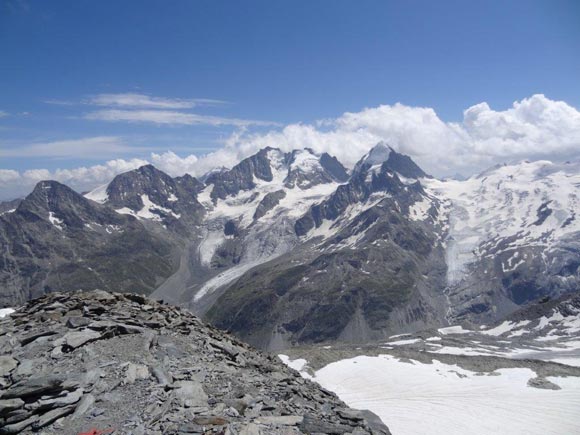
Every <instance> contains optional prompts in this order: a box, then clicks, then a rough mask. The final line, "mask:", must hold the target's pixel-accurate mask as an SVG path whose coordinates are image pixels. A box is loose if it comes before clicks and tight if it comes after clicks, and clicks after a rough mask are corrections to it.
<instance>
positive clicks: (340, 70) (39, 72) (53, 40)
mask: <svg viewBox="0 0 580 435" xmlns="http://www.w3.org/2000/svg"><path fill="white" fill-rule="evenodd" d="M579 23H580V2H577V1H574V0H570V1H562V0H556V1H554V0H550V1H548V0H546V1H535V0H525V1H523V0H522V1H518V0H513V1H479V2H477V1H469V2H465V1H414V0H411V1H399V2H392V1H342V0H328V1H312V0H310V1H292V2H290V1H245V2H238V1H219V0H212V1H188V0H175V1H170V2H168V1H161V0H139V1H129V0H125V1H118V0H115V1H113V0H99V1H93V0H60V1H45V0H0V54H1V55H0V114H1V115H2V116H0V169H5V170H15V171H18V172H19V173H22V172H23V171H26V170H29V169H47V170H49V171H51V172H53V171H55V170H56V169H58V168H61V169H62V168H64V169H73V168H77V167H79V166H83V165H84V166H90V165H94V164H98V163H103V162H105V161H107V160H110V159H131V158H140V159H149V158H150V154H151V152H152V151H153V152H156V153H162V152H165V151H168V150H171V151H173V152H175V153H176V154H177V155H178V156H181V157H184V156H187V155H189V154H196V155H201V154H205V153H207V152H209V151H211V150H217V149H220V148H221V147H223V146H224V143H225V142H228V141H229V143H230V144H231V143H232V134H238V135H239V134H240V131H242V132H243V134H244V135H254V134H264V133H266V132H270V131H272V130H276V129H281V128H283V126H286V125H289V124H296V123H303V124H312V125H315V123H316V122H317V121H320V120H324V119H338V118H340V117H341V115H342V114H343V113H344V112H360V111H361V110H363V109H364V108H372V107H378V106H380V105H394V104H395V103H402V104H403V105H405V106H409V107H429V108H432V109H433V110H434V111H435V112H436V114H437V115H438V117H439V119H440V120H442V121H443V122H461V121H462V120H463V111H464V110H466V109H467V108H469V107H471V106H474V105H476V104H478V103H481V102H486V103H487V104H488V105H489V107H490V108H491V109H492V110H495V111H503V110H506V109H509V108H510V107H512V103H513V102H514V101H521V100H522V99H525V98H528V97H531V96H532V95H534V94H544V95H545V96H546V98H548V99H549V100H550V101H560V100H561V101H565V102H566V103H567V104H568V105H569V106H571V107H574V108H578V107H580V81H579V79H578V78H579V77H580V56H579V55H578V53H580V25H579ZM128 94H130V95H128ZM144 98H148V99H147V100H144ZM208 100H210V101H208ZM163 112H167V113H163ZM160 116H161V118H160ZM160 120H161V121H160ZM317 125H318V124H317ZM251 137H252V138H253V136H251ZM99 140H101V142H102V146H100V145H99V144H101V142H99ZM91 141H92V142H91ZM59 150H60V151H59ZM339 154H340V153H339ZM0 188H2V186H1V185H0ZM4 196H6V195H4Z"/></svg>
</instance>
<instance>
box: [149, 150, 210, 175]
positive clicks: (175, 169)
mask: <svg viewBox="0 0 580 435" xmlns="http://www.w3.org/2000/svg"><path fill="white" fill-rule="evenodd" d="M198 160H199V159H198V158H197V156H195V155H193V154H190V155H189V156H186V157H179V156H178V155H177V154H175V153H174V152H172V151H167V152H165V153H162V154H156V153H151V163H152V164H153V165H154V166H155V167H156V168H159V169H161V170H162V171H163V172H165V173H167V174H169V175H171V176H173V177H177V176H179V175H183V174H186V173H187V174H195V173H196V172H197V170H198V168H197V166H198Z"/></svg>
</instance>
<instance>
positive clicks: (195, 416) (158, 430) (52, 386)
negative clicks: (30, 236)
mask: <svg viewBox="0 0 580 435" xmlns="http://www.w3.org/2000/svg"><path fill="white" fill-rule="evenodd" d="M31 432H41V433H43V434H46V435H49V434H83V433H84V434H87V433H91V434H94V433H99V434H101V433H108V434H113V433H114V434H134V435H137V434H159V435H161V434H164V435H165V434H232V435H234V434H240V435H241V434H245V435H254V434H256V435H257V434H300V433H305V434H316V433H320V434H346V433H350V434H358V435H362V434H388V433H389V431H388V429H387V427H386V426H385V425H384V424H382V422H381V421H380V420H379V419H378V418H377V417H376V416H375V415H374V414H372V413H370V412H368V411H357V410H353V409H350V408H348V407H347V406H346V405H345V404H344V403H343V402H341V401H340V400H339V399H338V398H337V397H336V396H335V395H334V394H333V393H330V392H328V391H326V390H324V389H323V388H321V387H320V386H318V385H317V384H315V383H313V382H310V381H308V380H305V379H303V378H301V377H300V375H299V374H298V373H297V372H295V371H293V370H291V369H289V368H287V367H286V366H285V365H283V364H282V363H281V362H280V361H278V359H277V358H276V357H274V356H271V355H267V354H264V353H260V352H258V351H256V350H254V349H252V348H251V347H249V346H248V345H246V344H244V343H242V342H240V341H239V340H237V339H235V338H234V337H231V336H229V335H228V334H226V333H224V332H221V331H219V330H217V329H214V328H211V327H209V326H206V325H204V324H203V323H202V322H201V321H200V320H199V319H198V318H196V317H195V316H194V315H192V314H191V313H190V312H188V311H185V310H181V309H180V308H177V307H173V306H169V305H163V304H161V303H158V302H156V301H153V300H150V299H147V298H145V297H143V296H140V295H134V294H120V293H108V292H104V291H92V292H74V293H66V294H65V293H52V294H49V295H47V296H45V297H42V298H40V299H35V300H33V301H30V302H28V304H27V305H26V306H24V307H23V308H21V309H19V310H18V311H16V312H15V313H13V314H12V315H11V316H9V317H6V318H4V319H0V433H2V434H9V433H31Z"/></svg>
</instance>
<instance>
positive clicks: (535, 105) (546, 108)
mask: <svg viewBox="0 0 580 435" xmlns="http://www.w3.org/2000/svg"><path fill="white" fill-rule="evenodd" d="M379 141H386V142H388V143H389V144H390V145H391V146H393V147H394V148H395V149H397V150H399V151H400V152H402V153H405V154H409V155H410V156H412V157H413V158H414V159H416V160H417V162H418V163H419V164H420V165H422V166H423V167H424V168H425V169H426V170H427V171H430V172H432V173H434V174H436V175H443V174H449V173H455V172H464V173H466V174H471V173H473V172H474V171H479V170H481V169H484V168H485V167H487V166H489V165H492V164H494V163H497V162H500V161H505V160H520V159H537V158H548V159H555V160H561V159H566V158H573V157H575V156H578V154H580V112H579V111H578V110H577V109H576V108H574V107H572V106H570V105H568V104H567V103H565V102H563V101H553V100H550V99H549V98H547V97H545V96H544V95H541V94H538V95H533V96H532V97H530V98H526V99H523V100H522V101H516V102H514V103H513V106H512V107H511V108H509V109H507V110H504V111H495V110H492V109H491V108H490V107H489V105H488V104H487V103H481V104H477V105H475V106H472V107H470V108H468V109H467V110H465V111H464V116H463V120H462V121H461V122H459V123H454V122H444V121H442V120H441V119H440V118H439V117H438V116H437V114H436V113H435V111H434V110H433V109H431V108H426V107H410V106H405V105H402V104H398V103H397V104H394V105H382V106H379V107H374V108H368V109H364V110H362V111H360V112H353V113H345V114H343V115H342V116H340V117H338V118H336V119H333V120H324V121H322V122H318V123H316V124H315V125H308V124H292V125H288V126H286V127H284V128H283V129H281V130H276V131H270V132H268V133H266V134H255V133H248V132H243V133H242V134H236V135H232V136H231V137H230V139H229V140H228V143H227V147H226V149H229V150H230V154H235V155H238V156H246V155H249V154H251V153H252V152H255V151H256V150H257V149H260V148H262V147H264V146H274V147H279V148H282V149H285V150H290V149H293V148H301V147H311V148H313V149H314V150H316V151H318V152H325V151H326V152H329V153H331V154H334V155H336V156H337V158H338V159H339V160H341V161H342V162H343V163H344V164H346V165H348V166H352V165H353V164H354V163H355V162H356V161H357V160H358V159H359V158H360V156H361V155H363V154H364V153H365V152H366V151H367V150H368V149H369V148H370V147H372V146H373V145H375V144H376V143H377V142H379ZM202 162H203V159H200V163H202Z"/></svg>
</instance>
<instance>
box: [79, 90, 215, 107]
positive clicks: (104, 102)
mask: <svg viewBox="0 0 580 435" xmlns="http://www.w3.org/2000/svg"><path fill="white" fill-rule="evenodd" d="M87 103H88V104H91V105H96V106H107V107H132V108H148V109H191V108H193V107H196V106H199V105H206V106H207V105H219V104H226V102H225V101H221V100H212V99H208V98H196V99H181V98H163V97H151V96H149V95H145V94H136V93H121V94H99V95H94V96H92V97H90V98H88V99H87Z"/></svg>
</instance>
